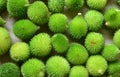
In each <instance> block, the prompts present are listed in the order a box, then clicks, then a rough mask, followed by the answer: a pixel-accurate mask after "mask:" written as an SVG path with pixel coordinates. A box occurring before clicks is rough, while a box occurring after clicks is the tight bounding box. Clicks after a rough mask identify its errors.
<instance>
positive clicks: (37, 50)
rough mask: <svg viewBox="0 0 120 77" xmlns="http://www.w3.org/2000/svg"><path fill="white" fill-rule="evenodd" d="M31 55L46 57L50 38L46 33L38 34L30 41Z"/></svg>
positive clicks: (49, 47) (50, 46)
mask: <svg viewBox="0 0 120 77" xmlns="http://www.w3.org/2000/svg"><path fill="white" fill-rule="evenodd" d="M30 49H31V54H32V55H33V56H36V57H44V56H47V55H48V54H49V53H50V51H51V49H52V45H51V38H50V36H49V35H48V34H47V33H39V34H37V35H35V36H34V37H33V38H32V39H31V41H30Z"/></svg>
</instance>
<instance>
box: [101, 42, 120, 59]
mask: <svg viewBox="0 0 120 77" xmlns="http://www.w3.org/2000/svg"><path fill="white" fill-rule="evenodd" d="M119 55H120V51H119V48H118V47H117V46H116V45H114V44H109V45H106V46H105V47H104V49H103V51H102V56H103V57H104V58H105V59H106V60H107V61H115V60H117V59H118V57H119Z"/></svg>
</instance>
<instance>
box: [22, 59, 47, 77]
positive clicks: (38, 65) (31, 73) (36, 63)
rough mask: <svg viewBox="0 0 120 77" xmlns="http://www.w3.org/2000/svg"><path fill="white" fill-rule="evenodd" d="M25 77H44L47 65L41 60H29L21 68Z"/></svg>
mask: <svg viewBox="0 0 120 77" xmlns="http://www.w3.org/2000/svg"><path fill="white" fill-rule="evenodd" d="M21 72H22V75H23V77H44V75H45V65H44V63H43V62H42V61H41V60H38V59H35V58H33V59H29V60H28V61H26V62H25V63H24V64H23V65H22V66H21Z"/></svg>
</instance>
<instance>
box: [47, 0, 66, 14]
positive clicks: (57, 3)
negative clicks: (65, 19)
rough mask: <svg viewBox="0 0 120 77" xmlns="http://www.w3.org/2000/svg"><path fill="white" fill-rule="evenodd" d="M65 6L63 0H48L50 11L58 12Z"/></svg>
mask: <svg viewBox="0 0 120 77" xmlns="http://www.w3.org/2000/svg"><path fill="white" fill-rule="evenodd" d="M64 6H65V0H48V8H49V10H50V11H51V12H52V13H60V12H62V11H63V9H64Z"/></svg>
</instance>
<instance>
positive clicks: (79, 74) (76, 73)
mask: <svg viewBox="0 0 120 77" xmlns="http://www.w3.org/2000/svg"><path fill="white" fill-rule="evenodd" d="M69 77H89V74H88V71H87V69H86V68H85V67H84V66H73V67H72V68H71V71H70V74H69Z"/></svg>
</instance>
